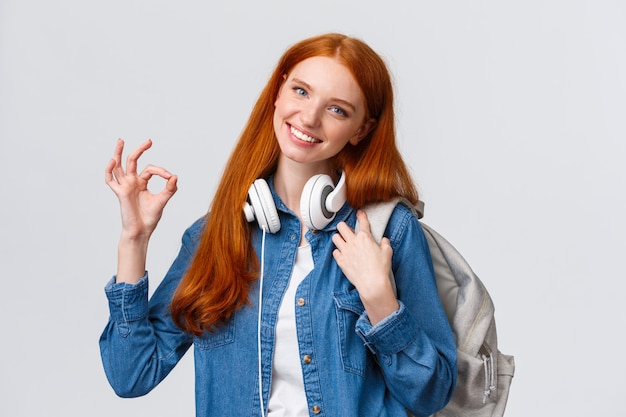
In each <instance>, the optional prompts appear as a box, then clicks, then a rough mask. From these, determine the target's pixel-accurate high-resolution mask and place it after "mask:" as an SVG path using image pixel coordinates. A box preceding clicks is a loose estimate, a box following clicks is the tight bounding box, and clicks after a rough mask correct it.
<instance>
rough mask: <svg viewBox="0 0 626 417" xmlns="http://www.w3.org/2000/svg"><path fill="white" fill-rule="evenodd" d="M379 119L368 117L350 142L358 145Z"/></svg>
mask: <svg viewBox="0 0 626 417" xmlns="http://www.w3.org/2000/svg"><path fill="white" fill-rule="evenodd" d="M376 123H377V120H376V119H368V120H366V121H365V123H363V125H362V126H361V127H360V128H359V130H357V131H356V133H355V134H354V136H352V138H351V139H350V144H352V145H354V146H356V145H358V144H359V142H361V141H362V140H363V139H364V138H365V137H366V136H367V135H368V134H369V133H370V132H371V131H372V130H373V129H374V128H375V127H376Z"/></svg>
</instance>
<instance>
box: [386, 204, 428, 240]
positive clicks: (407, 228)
mask: <svg viewBox="0 0 626 417" xmlns="http://www.w3.org/2000/svg"><path fill="white" fill-rule="evenodd" d="M409 204H410V203H408V202H402V201H401V202H398V203H397V204H396V205H395V207H394V208H393V211H392V212H391V216H390V218H389V223H388V224H387V229H386V231H385V236H387V238H388V239H389V240H390V241H391V243H392V245H393V244H394V243H395V244H398V243H399V242H401V241H402V240H404V239H405V237H406V236H407V235H414V234H417V235H418V236H421V235H423V231H422V228H421V226H420V224H419V220H418V218H417V213H416V212H415V210H414V208H413V207H411V206H409Z"/></svg>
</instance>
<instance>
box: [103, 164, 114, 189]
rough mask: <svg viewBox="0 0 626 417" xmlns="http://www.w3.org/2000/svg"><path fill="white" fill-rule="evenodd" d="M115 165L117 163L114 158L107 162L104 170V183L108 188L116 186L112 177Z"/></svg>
mask: <svg viewBox="0 0 626 417" xmlns="http://www.w3.org/2000/svg"><path fill="white" fill-rule="evenodd" d="M116 165H117V161H116V160H115V159H114V158H111V159H110V160H109V163H108V164H107V166H106V168H105V169H104V182H106V183H107V184H108V185H109V186H111V185H112V184H113V183H115V184H117V181H116V180H115V177H114V176H113V168H115V166H116Z"/></svg>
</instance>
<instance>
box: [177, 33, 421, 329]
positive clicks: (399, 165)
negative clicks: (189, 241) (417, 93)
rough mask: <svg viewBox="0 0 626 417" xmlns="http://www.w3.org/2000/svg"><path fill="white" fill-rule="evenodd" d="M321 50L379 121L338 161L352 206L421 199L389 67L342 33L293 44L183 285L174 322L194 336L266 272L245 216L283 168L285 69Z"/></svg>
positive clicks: (235, 155)
mask: <svg viewBox="0 0 626 417" xmlns="http://www.w3.org/2000/svg"><path fill="white" fill-rule="evenodd" d="M315 56H326V57H334V58H336V59H337V60H339V62H341V63H342V64H343V65H345V66H346V67H347V68H348V69H349V70H350V71H351V72H352V74H353V76H354V78H355V80H356V81H357V83H358V84H359V86H360V87H361V90H362V92H363V96H364V99H365V102H366V108H367V112H368V115H367V119H370V118H373V119H375V120H376V125H375V127H374V128H373V129H372V130H371V131H370V133H369V134H368V135H367V137H365V138H364V139H363V140H361V141H360V142H359V144H358V145H356V146H352V145H347V146H346V147H345V148H344V149H343V150H342V151H341V152H340V153H339V154H338V155H337V156H336V157H335V161H334V162H335V164H336V167H337V168H339V169H343V170H344V171H345V172H346V185H347V196H348V201H349V203H350V205H351V206H353V207H362V206H364V205H366V204H368V203H370V202H374V201H385V200H389V199H391V198H393V197H397V196H402V197H405V198H407V199H408V200H410V201H411V202H413V203H417V201H418V194H417V190H416V188H415V185H414V182H413V180H412V178H411V175H410V173H409V171H408V169H407V167H406V164H405V163H404V161H403V159H402V156H401V155H400V152H399V151H398V148H397V146H396V140H395V120H394V108H393V86H392V83H391V79H390V76H389V71H388V70H387V67H386V65H385V63H384V61H383V60H382V59H381V57H380V56H379V55H378V54H377V53H376V52H374V51H373V50H372V49H371V48H370V47H369V46H368V45H367V44H365V43H364V42H362V41H360V40H358V39H355V38H352V37H348V36H345V35H342V34H336V33H331V34H325V35H321V36H316V37H313V38H309V39H305V40H303V41H301V42H299V43H297V44H295V45H293V46H292V47H290V48H289V49H288V50H287V51H286V52H285V53H284V55H283V56H282V57H281V59H280V60H279V62H278V65H277V66H276V68H275V70H274V72H273V74H272V76H271V77H270V79H269V81H268V83H267V85H266V86H265V88H264V90H263V91H262V92H261V95H260V96H259V98H258V100H257V102H256V104H255V106H254V108H253V109H252V113H251V114H250V118H249V119H248V122H247V123H246V125H245V127H244V130H243V131H242V133H241V136H240V138H239V140H238V142H237V144H236V145H235V148H234V150H233V152H232V154H231V156H230V158H229V160H228V163H227V164H226V167H225V169H224V172H223V175H222V178H221V181H220V183H219V185H218V188H217V190H216V193H215V196H214V198H213V202H212V204H211V208H210V210H209V213H210V215H208V214H207V223H206V228H205V230H204V232H203V233H202V235H201V238H200V242H199V246H198V249H197V252H196V254H195V256H194V258H193V261H192V262H191V265H190V267H189V269H188V271H187V273H186V274H185V276H184V277H183V279H182V281H181V283H180V285H179V287H178V289H177V290H176V292H175V294H174V297H173V300H172V304H171V313H172V317H173V319H174V322H175V323H176V324H177V325H178V326H179V327H181V328H182V329H184V330H186V331H189V332H191V333H193V334H195V335H200V334H201V333H202V332H204V331H205V330H208V331H211V330H212V329H214V328H215V327H216V326H219V325H220V324H221V323H223V322H224V321H226V320H227V319H228V318H229V317H230V316H231V315H232V313H233V312H234V311H235V310H236V309H237V308H239V307H241V306H242V305H243V304H244V303H246V302H247V299H248V290H249V286H250V283H251V282H253V281H254V280H256V279H257V278H258V276H259V261H258V258H257V256H256V253H255V252H254V250H253V248H252V243H251V226H250V224H249V223H248V222H247V221H246V219H245V218H244V215H243V210H242V207H243V205H244V202H245V201H246V198H247V194H248V188H249V187H250V184H252V182H253V181H254V180H255V179H257V178H264V177H267V176H269V175H271V174H272V173H273V171H274V170H275V169H276V165H277V162H278V157H279V153H280V149H279V147H278V142H277V140H276V138H275V134H274V127H273V122H272V120H273V114H274V102H275V100H276V97H277V96H278V92H279V89H280V87H281V83H282V81H283V80H284V77H283V76H284V75H287V74H289V72H290V71H291V70H292V69H293V68H294V67H295V66H296V65H297V64H298V63H300V62H302V61H304V60H305V59H307V58H311V57H315Z"/></svg>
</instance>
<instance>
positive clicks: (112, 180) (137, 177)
mask: <svg viewBox="0 0 626 417" xmlns="http://www.w3.org/2000/svg"><path fill="white" fill-rule="evenodd" d="M151 146H152V141H151V140H147V141H146V142H144V143H143V144H141V145H139V146H138V147H137V148H136V149H135V150H134V151H133V152H132V153H130V155H128V157H127V159H126V170H124V168H123V167H122V153H123V151H124V141H123V140H121V139H119V140H118V142H117V146H116V147H115V153H114V154H113V158H112V159H111V161H109V163H108V164H107V166H106V169H105V181H106V183H107V184H108V186H109V187H110V188H111V190H113V192H114V193H115V195H117V198H118V199H119V202H120V211H121V215H122V235H121V237H120V243H119V247H118V273H117V281H118V282H119V281H124V282H136V281H138V280H139V279H140V278H141V277H142V276H143V274H144V273H145V260H146V252H147V247H148V241H149V239H150V236H151V235H152V232H154V229H155V228H156V226H157V224H158V222H159V220H160V219H161V215H162V214H163V209H164V208H165V205H166V204H167V202H168V201H169V200H170V198H172V196H173V195H174V193H175V192H176V190H177V187H176V182H177V180H178V178H177V177H176V175H172V174H171V173H169V172H168V171H167V170H165V169H164V168H161V167H158V166H154V165H148V166H146V167H145V168H144V169H143V171H141V173H139V174H138V173H137V161H138V160H139V157H141V155H142V154H143V153H144V152H145V151H146V150H148V149H149V148H150V147H151ZM155 175H156V176H158V177H161V178H163V179H164V180H165V181H166V183H165V187H164V188H163V190H161V191H160V192H159V193H157V194H153V193H152V192H151V191H150V190H149V189H148V182H149V181H150V179H151V178H152V177H153V176H155Z"/></svg>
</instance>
